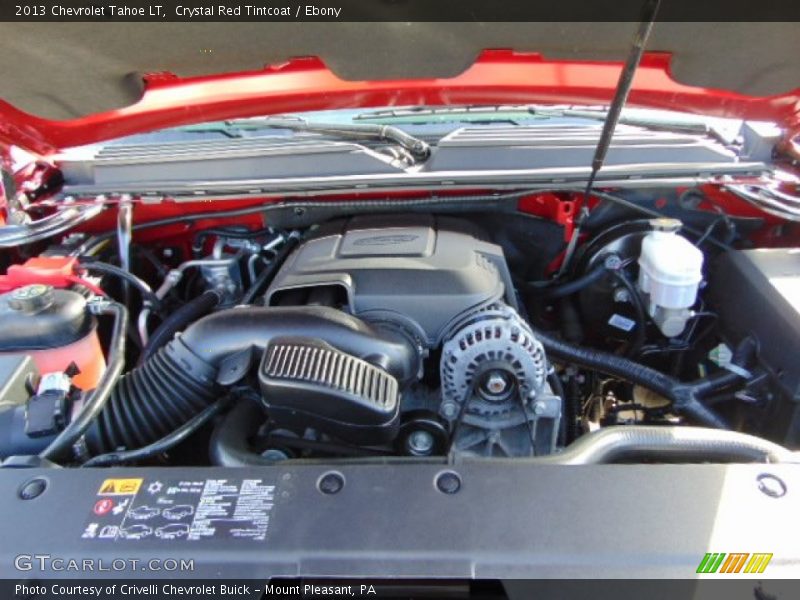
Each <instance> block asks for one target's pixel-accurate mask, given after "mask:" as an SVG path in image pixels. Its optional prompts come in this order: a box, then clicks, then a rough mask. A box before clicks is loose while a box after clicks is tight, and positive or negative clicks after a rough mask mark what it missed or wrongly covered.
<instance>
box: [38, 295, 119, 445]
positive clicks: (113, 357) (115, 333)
mask: <svg viewBox="0 0 800 600" xmlns="http://www.w3.org/2000/svg"><path fill="white" fill-rule="evenodd" d="M99 314H104V315H113V316H114V327H113V328H112V330H111V342H110V343H109V350H108V358H109V361H108V365H107V366H106V369H105V371H103V375H102V377H100V381H99V382H98V384H97V387H96V388H95V389H94V390H92V391H91V392H89V394H88V395H87V396H86V399H85V400H84V402H83V405H82V406H81V409H80V411H79V412H78V414H77V416H76V417H75V418H74V419H73V420H72V421H71V422H70V423H69V424H68V425H67V426H66V427H65V428H64V430H63V431H61V433H59V434H58V436H56V438H55V439H54V440H53V441H52V442H50V444H48V446H47V448H45V449H44V450H42V451H41V452H40V453H39V457H40V458H46V459H49V460H53V461H55V460H57V459H59V458H60V457H61V456H63V455H66V454H67V452H68V451H69V450H71V449H72V446H73V444H75V443H76V442H77V441H78V440H79V439H80V438H81V436H82V435H83V434H84V433H85V432H86V430H87V429H88V428H89V426H90V425H91V424H92V422H94V420H95V419H96V418H97V415H99V414H100V413H101V411H102V410H103V408H105V406H106V403H107V401H108V399H109V397H110V396H111V391H112V390H113V389H114V386H115V385H116V384H117V381H118V380H119V377H120V375H121V374H122V370H123V368H124V366H125V338H126V335H125V334H126V332H127V330H128V309H127V308H125V306H124V305H123V304H120V303H119V302H106V303H105V304H104V305H103V306H102V307H101V308H100V309H99Z"/></svg>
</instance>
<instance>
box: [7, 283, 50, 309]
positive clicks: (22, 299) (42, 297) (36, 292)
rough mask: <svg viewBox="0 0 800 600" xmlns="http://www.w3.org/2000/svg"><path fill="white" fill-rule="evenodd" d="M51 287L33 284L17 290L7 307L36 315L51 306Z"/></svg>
mask: <svg viewBox="0 0 800 600" xmlns="http://www.w3.org/2000/svg"><path fill="white" fill-rule="evenodd" d="M54 300H55V297H54V295H53V286H50V285H44V284H41V283H34V284H33V285H26V286H24V287H21V288H17V289H16V290H14V291H13V292H12V293H11V296H10V297H9V299H8V306H9V308H12V309H13V310H16V311H19V312H23V313H28V314H30V313H36V312H39V311H41V310H44V309H46V308H48V307H50V306H52V305H53V302H54Z"/></svg>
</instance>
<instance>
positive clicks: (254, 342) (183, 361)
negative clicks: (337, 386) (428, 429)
mask: <svg viewBox="0 0 800 600" xmlns="http://www.w3.org/2000/svg"><path fill="white" fill-rule="evenodd" d="M283 336H300V337H308V338H316V339H320V340H324V341H326V342H328V343H329V344H331V345H332V346H334V347H336V348H338V349H339V350H342V351H343V352H347V353H348V354H351V355H353V356H356V357H358V358H361V359H363V360H366V361H368V362H370V363H372V364H374V365H377V366H379V367H381V368H383V369H384V370H386V371H387V372H389V373H390V374H391V375H393V376H394V377H396V378H397V379H398V380H399V381H400V382H409V381H411V380H412V379H413V378H414V377H415V376H416V374H417V372H418V371H419V354H418V352H417V349H416V347H415V345H414V344H413V343H412V342H411V341H410V340H408V339H406V338H405V336H403V335H402V334H400V333H396V332H394V331H383V330H379V329H377V328H375V327H373V326H372V325H369V324H367V323H365V322H364V321H362V320H360V319H358V318H356V317H353V316H351V315H348V314H346V313H343V312H341V311H339V310H336V309H333V308H329V307H323V306H313V307H312V306H306V307H286V308H283V307H280V308H278V307H265V308H256V307H250V306H248V307H239V308H232V309H229V310H224V311H220V312H217V313H214V314H211V315H209V316H207V317H204V318H202V319H200V320H199V321H197V322H195V323H194V324H193V325H191V326H189V327H188V328H187V329H186V330H185V331H184V332H183V333H182V334H179V335H178V336H177V337H176V338H175V339H173V340H172V341H171V342H169V343H168V344H167V345H166V346H165V347H163V348H162V349H161V350H159V351H158V352H157V353H156V354H154V355H153V356H152V357H150V358H149V359H148V360H147V361H146V362H145V363H144V364H143V365H142V366H140V367H137V368H135V369H133V370H132V371H130V372H129V373H127V374H126V375H125V376H124V377H122V378H121V379H120V381H119V383H118V384H117V386H116V387H115V388H114V391H113V393H112V395H111V398H110V400H109V402H108V405H107V406H106V407H105V409H104V410H103V412H102V413H101V414H100V416H99V418H98V419H97V420H96V421H95V422H94V424H93V425H92V427H91V428H90V429H89V431H88V432H87V434H86V438H85V439H86V445H87V447H88V450H89V451H90V452H91V453H92V454H100V453H105V452H112V451H115V450H119V449H120V448H125V449H128V450H130V449H133V448H138V447H141V446H144V445H146V444H150V443H152V442H154V441H155V440H157V439H160V438H161V437H163V436H165V435H167V434H168V433H170V432H171V431H173V430H174V429H176V428H178V427H180V426H181V425H183V424H184V423H186V421H188V420H189V419H191V418H192V417H193V416H195V415H196V414H197V413H199V412H200V411H201V410H203V409H204V408H206V407H207V406H208V405H209V404H211V403H212V402H213V401H214V400H215V399H217V398H218V397H219V395H220V393H221V392H222V390H221V389H220V386H219V385H218V384H217V376H218V373H219V370H220V366H221V365H222V363H223V361H224V360H225V359H226V358H228V357H230V356H232V355H234V354H236V353H239V352H242V351H245V350H247V349H253V348H254V349H257V350H261V351H263V350H264V348H265V347H266V346H267V345H268V344H269V342H270V341H271V340H272V339H274V338H276V337H283Z"/></svg>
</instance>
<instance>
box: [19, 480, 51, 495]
mask: <svg viewBox="0 0 800 600" xmlns="http://www.w3.org/2000/svg"><path fill="white" fill-rule="evenodd" d="M46 489H47V480H46V479H42V478H41V477H36V478H35V479H31V480H30V481H27V482H25V483H23V484H22V486H21V487H20V488H19V497H20V498H21V499H22V500H33V499H34V498H38V497H39V496H41V495H42V494H43V493H44V491H45V490H46Z"/></svg>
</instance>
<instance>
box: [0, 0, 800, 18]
mask: <svg viewBox="0 0 800 600" xmlns="http://www.w3.org/2000/svg"><path fill="white" fill-rule="evenodd" d="M642 4H643V1H642V0H591V1H588V0H558V1H553V0H525V1H520V0H491V1H489V0H333V1H329V0H315V1H308V0H307V1H296V0H241V1H238V0H216V1H215V2H212V1H209V0H186V1H185V2H182V1H181V0H168V1H167V0H144V1H142V0H32V1H29V2H28V1H18V0H3V2H2V3H0V21H17V22H23V21H26V22H37V21H40V22H41V21H117V22H123V21H127V22H135V21H151V22H153V21H185V22H192V21H217V22H224V21H230V22H237V21H238V22H245V21H263V22H269V21H274V22H302V21H306V22H313V21H341V22H367V21H384V22H386V21H432V22H435V21H439V22H446V21H458V22H466V21H509V22H520V21H523V22H524V21H529V22H530V21H587V22H590V21H591V22H615V21H637V20H638V19H639V17H640V14H641V7H642ZM658 20H659V21H674V22H686V21H705V22H709V21H713V22H720V21H762V22H766V21H780V22H786V21H800V2H797V0H759V1H758V2H753V0H702V1H698V0H665V1H664V2H662V3H661V8H660V11H659V15H658Z"/></svg>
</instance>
